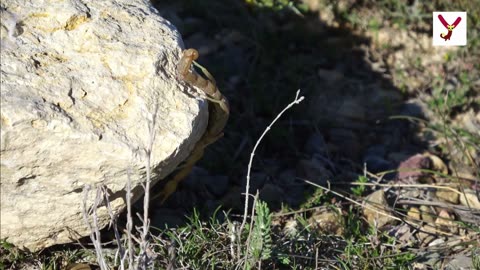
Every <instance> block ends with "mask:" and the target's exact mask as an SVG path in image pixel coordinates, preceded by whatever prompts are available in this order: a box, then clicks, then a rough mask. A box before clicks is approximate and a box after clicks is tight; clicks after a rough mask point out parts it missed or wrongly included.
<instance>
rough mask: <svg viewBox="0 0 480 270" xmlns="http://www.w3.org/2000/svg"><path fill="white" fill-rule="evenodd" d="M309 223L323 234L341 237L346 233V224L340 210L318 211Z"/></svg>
mask: <svg viewBox="0 0 480 270" xmlns="http://www.w3.org/2000/svg"><path fill="white" fill-rule="evenodd" d="M309 223H310V224H311V225H312V227H314V228H316V229H317V230H319V231H320V232H321V233H323V234H330V235H338V236H341V235H343V233H344V228H345V224H344V222H343V218H342V215H341V213H340V210H339V209H335V210H333V209H321V210H319V211H316V212H314V213H313V214H312V216H311V217H310V219H309Z"/></svg>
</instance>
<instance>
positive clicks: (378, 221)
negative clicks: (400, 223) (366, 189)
mask: <svg viewBox="0 0 480 270" xmlns="http://www.w3.org/2000/svg"><path fill="white" fill-rule="evenodd" d="M363 205H364V208H363V215H364V216H365V218H366V219H367V221H368V223H369V224H370V225H371V226H374V227H376V228H382V227H383V226H385V225H387V224H392V223H394V222H395V221H396V220H395V218H394V217H393V216H392V213H391V211H390V210H389V207H388V203H387V199H386V198H385V192H384V191H383V189H380V190H377V191H375V192H373V193H372V194H370V195H369V196H368V197H367V198H365V200H364V202H363Z"/></svg>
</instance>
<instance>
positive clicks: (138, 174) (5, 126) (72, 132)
mask: <svg viewBox="0 0 480 270" xmlns="http://www.w3.org/2000/svg"><path fill="white" fill-rule="evenodd" d="M1 12H2V25H1V49H2V50H1V60H2V64H1V88H2V91H1V156H2V159H1V179H2V182H1V226H0V227H1V237H2V238H8V241H9V242H11V243H13V244H15V245H17V246H19V247H26V248H29V249H31V250H38V249H42V248H45V247H48V246H51V245H53V244H60V243H65V242H70V241H73V240H75V239H77V238H79V236H85V235H87V234H88V233H89V232H88V231H87V228H86V225H85V224H84V222H83V220H82V198H83V194H82V189H83V187H84V186H85V185H91V186H92V187H95V185H98V184H105V185H106V186H107V188H108V190H109V192H110V194H111V196H110V198H111V204H112V207H113V208H114V209H113V210H114V211H115V212H118V211H120V210H122V208H123V207H124V205H125V204H124V197H125V186H126V181H127V170H130V171H131V179H132V188H133V190H134V197H135V198H138V197H140V196H141V195H142V193H143V190H142V189H141V188H140V183H141V182H142V181H144V180H145V167H146V157H147V154H146V152H147V151H146V149H148V145H149V143H150V137H151V136H150V135H149V134H150V133H149V125H150V126H153V132H152V133H153V134H155V138H154V140H153V151H152V155H151V164H152V167H153V179H154V180H155V181H158V180H159V179H161V178H163V177H165V176H166V175H167V174H168V173H170V172H171V171H173V170H174V168H175V167H176V166H177V165H178V164H179V163H180V162H181V161H182V160H184V159H185V158H186V157H187V156H188V155H189V152H190V151H191V150H192V148H193V146H194V145H195V142H196V141H197V140H198V139H199V138H200V136H201V135H202V133H203V131H204V129H205V126H206V122H207V113H208V110H206V103H199V102H198V101H197V100H196V99H195V98H194V97H193V96H192V95H189V94H188V93H186V92H185V90H186V89H187V86H186V85H185V84H184V83H183V82H181V81H179V80H177V79H176V76H175V66H176V63H177V62H178V60H179V57H180V53H181V47H182V46H183V43H182V41H181V38H180V35H179V33H178V32H177V30H176V29H175V27H174V26H172V25H171V24H170V23H169V22H168V21H166V20H165V19H163V18H162V17H160V16H159V15H158V13H157V11H156V10H155V9H154V8H153V7H152V6H150V4H149V3H147V2H145V1H140V0H133V1H130V0H128V1H127V0H116V1H81V2H80V1H74V0H61V1H41V2H38V1H34V0H30V1H19V0H11V1H7V2H2V11H1ZM4 18H5V19H4ZM200 105H202V106H200ZM152 123H154V124H152ZM90 193H91V194H90V196H89V199H88V202H87V205H88V206H91V205H92V200H93V197H94V193H95V192H90ZM99 215H100V216H99V222H100V226H101V227H104V226H105V225H106V224H107V222H108V216H107V214H106V211H105V209H103V210H102V209H99Z"/></svg>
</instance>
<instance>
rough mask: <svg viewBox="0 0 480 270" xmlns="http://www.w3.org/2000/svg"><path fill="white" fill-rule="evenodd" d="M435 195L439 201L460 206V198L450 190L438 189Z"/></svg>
mask: <svg viewBox="0 0 480 270" xmlns="http://www.w3.org/2000/svg"><path fill="white" fill-rule="evenodd" d="M435 195H436V196H437V198H438V199H439V200H441V201H444V202H448V203H453V204H458V202H459V197H460V195H459V194H458V193H457V192H454V191H452V190H448V189H437V191H436V192H435Z"/></svg>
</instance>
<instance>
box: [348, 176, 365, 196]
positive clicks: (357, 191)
mask: <svg viewBox="0 0 480 270" xmlns="http://www.w3.org/2000/svg"><path fill="white" fill-rule="evenodd" d="M367 182H368V177H366V176H363V175H360V176H359V177H358V179H357V183H360V185H358V186H355V187H352V188H351V189H350V190H352V193H353V195H355V196H358V197H360V196H362V194H363V193H364V192H365V190H366V186H365V185H361V184H362V183H367Z"/></svg>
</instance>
